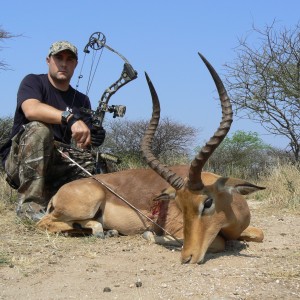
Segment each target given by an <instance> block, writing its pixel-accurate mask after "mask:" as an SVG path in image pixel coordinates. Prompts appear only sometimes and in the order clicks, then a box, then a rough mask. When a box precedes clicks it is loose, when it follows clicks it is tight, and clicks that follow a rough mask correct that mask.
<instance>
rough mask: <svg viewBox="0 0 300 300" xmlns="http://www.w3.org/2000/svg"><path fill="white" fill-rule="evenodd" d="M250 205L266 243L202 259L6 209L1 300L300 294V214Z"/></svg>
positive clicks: (1, 223) (237, 245)
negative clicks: (71, 231) (36, 221)
mask: <svg viewBox="0 0 300 300" xmlns="http://www.w3.org/2000/svg"><path fill="white" fill-rule="evenodd" d="M250 207H251V210H252V224H253V225H255V226H258V227H260V228H262V229H263V230H264V233H265V240H264V242H263V243H259V244H257V243H249V244H245V243H242V242H228V244H227V249H226V251H225V252H222V253H220V254H208V255H207V256H206V261H205V263H204V264H201V265H182V264H181V263H180V249H170V248H165V247H163V246H159V245H153V244H149V243H148V242H146V241H145V240H144V239H143V238H142V237H141V236H131V237H124V236H123V237H114V238H109V239H105V240H100V239H96V238H94V237H66V236H62V235H47V234H46V233H44V232H39V231H37V230H35V229H34V228H33V227H32V226H28V225H26V226H25V225H24V224H20V223H19V222H17V220H16V218H15V214H14V212H13V211H5V213H4V214H2V216H1V219H0V228H1V229H0V299H46V300H48V299H49V300H50V299H122V300H126V299H128V300H129V299H130V300H132V299H211V300H212V299H300V239H299V233H300V216H299V215H295V214H292V213H288V212H280V211H277V212H273V211H270V210H269V209H264V208H262V207H261V204H260V203H259V202H254V201H251V202H250Z"/></svg>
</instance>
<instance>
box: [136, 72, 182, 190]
mask: <svg viewBox="0 0 300 300" xmlns="http://www.w3.org/2000/svg"><path fill="white" fill-rule="evenodd" d="M145 76H146V80H147V83H148V87H149V90H150V93H151V97H152V105H153V106H152V117H151V120H150V122H149V125H148V128H147V130H146V132H145V135H144V137H143V140H142V143H141V150H142V153H143V156H144V158H145V160H146V161H147V164H148V165H149V166H150V167H151V169H153V170H154V171H155V172H156V173H157V174H159V175H160V176H161V177H162V178H163V179H165V180H166V181H167V182H168V183H169V184H170V185H171V186H172V187H173V188H174V189H176V190H178V189H180V188H181V187H182V186H183V184H184V180H183V178H181V177H180V176H178V175H177V174H176V173H174V172H172V171H171V170H170V169H168V168H167V167H166V166H164V165H163V164H162V163H161V162H160V161H159V160H158V159H157V158H156V157H155V156H154V155H153V153H152V150H151V148H152V147H151V146H152V141H153V138H154V134H155V131H156V128H157V126H158V123H159V118H160V104H159V99H158V96H157V93H156V91H155V88H154V86H153V84H152V82H151V79H150V78H149V76H148V74H147V73H146V72H145Z"/></svg>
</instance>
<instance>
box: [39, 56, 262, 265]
mask: <svg viewBox="0 0 300 300" xmlns="http://www.w3.org/2000/svg"><path fill="white" fill-rule="evenodd" d="M199 56H200V57H201V59H202V60H203V61H204V63H205V65H206V67H207V68H208V70H209V72H210V73H211V76H212V78H213V80H214V82H215V84H216V87H217V90H218V93H219V97H220V101H221V107H222V120H221V123H220V126H219V127H218V129H217V131H216V132H215V134H214V135H213V136H212V137H211V138H210V140H209V141H208V142H207V143H206V145H205V146H204V147H203V148H202V149H201V150H200V151H199V153H198V155H197V156H196V157H195V158H194V160H193V161H192V163H191V165H190V166H187V165H185V166H174V167H170V168H168V167H166V166H164V165H162V164H161V163H160V162H159V160H158V159H157V158H156V157H155V156H154V155H153V154H152V153H151V143H152V140H153V136H154V134H155V130H156V128H157V126H158V122H159V116H160V105H159V100H158V96H157V94H156V91H155V89H154V86H153V84H152V82H151V80H150V79H149V77H148V75H147V74H146V80H147V83H148V86H149V89H150V92H151V97H152V103H153V113H152V118H151V120H150V123H149V126H148V129H147V130H146V133H145V135H144V138H143V141H142V145H141V148H142V151H143V154H144V157H145V159H146V161H147V163H148V165H149V166H150V168H151V169H131V170H125V171H120V172H116V173H109V174H99V175H95V176H93V177H89V178H85V179H80V180H76V181H73V182H70V183H68V184H65V185H64V186H62V187H61V188H60V189H59V190H58V192H57V193H56V194H55V195H54V196H53V198H52V199H51V201H50V203H49V205H48V209H47V214H46V215H45V216H44V217H43V218H42V219H41V220H40V221H39V222H38V224H37V226H38V227H39V228H42V229H44V230H48V231H50V232H65V231H73V230H74V229H76V230H78V229H80V230H81V229H82V230H83V229H86V228H89V229H90V230H91V231H92V233H93V234H94V235H97V236H100V237H104V231H106V230H115V231H118V232H119V233H120V234H123V235H133V234H139V233H146V234H145V237H146V238H147V239H150V240H152V239H153V240H154V241H155V242H157V243H161V244H164V243H169V242H170V241H171V242H175V243H178V242H180V241H183V247H182V251H181V261H182V263H201V262H203V259H204V256H205V253H206V252H207V251H208V249H209V250H211V251H213V252H219V251H223V250H224V248H225V241H226V240H236V239H240V240H246V241H255V242H261V241H262V240H263V232H262V230H261V229H259V228H255V227H252V226H249V224H250V211H249V207H248V204H247V201H246V200H245V198H244V195H247V194H250V193H252V192H255V191H258V190H261V189H264V188H263V187H259V186H256V185H254V184H251V183H249V182H247V181H244V180H242V179H237V178H230V177H229V178H227V177H222V176H219V175H216V174H213V173H209V172H203V171H202V170H203V167H204V165H205V163H206V162H207V160H208V158H209V157H210V156H211V155H212V153H213V152H214V150H215V149H216V148H217V147H218V146H219V145H220V143H221V142H222V140H223V139H224V138H225V136H226V135H227V133H228V131H229V129H230V125H231V123H232V108H231V104H230V100H229V98H228V96H227V92H226V90H225V88H224V85H223V83H222V81H221V79H220V78H219V76H218V74H217V73H216V71H215V70H214V69H213V67H212V66H211V65H210V64H209V62H208V61H207V60H206V59H205V58H204V57H203V56H202V55H201V54H200V53H199ZM157 174H158V175H159V176H158V175H157ZM124 199H126V200H124ZM127 202H128V203H127ZM128 204H129V205H128ZM149 232H151V233H149ZM166 233H167V234H166ZM169 234H170V235H171V236H168V235H169Z"/></svg>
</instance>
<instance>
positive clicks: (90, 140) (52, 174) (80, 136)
mask: <svg viewBox="0 0 300 300" xmlns="http://www.w3.org/2000/svg"><path fill="white" fill-rule="evenodd" d="M46 62H47V64H48V67H49V68H48V74H39V75H37V74H29V75H27V76H26V77H25V78H24V79H23V80H22V82H21V84H20V87H19V90H18V95H17V107H16V111H15V116H14V124H13V128H12V133H11V139H10V140H9V141H8V142H7V143H6V144H5V145H4V146H3V147H2V148H1V149H0V154H1V157H2V162H3V166H4V169H5V172H6V175H7V181H8V183H9V184H10V185H11V186H12V187H14V188H16V189H17V190H18V198H19V199H18V207H17V215H18V216H19V217H21V218H24V217H25V218H26V217H27V218H30V219H32V220H35V221H36V220H38V219H39V218H40V217H41V216H42V215H41V212H43V211H44V210H45V208H46V206H47V204H48V202H49V200H50V198H51V197H52V196H53V194H54V193H55V192H56V191H57V190H58V188H59V187H60V186H62V185H63V184H64V183H66V182H69V181H72V180H74V179H78V178H81V177H85V176H86V175H85V174H84V173H83V172H82V170H81V169H80V168H78V167H77V166H76V165H74V164H73V163H71V162H70V160H68V159H67V158H66V157H65V156H64V155H61V154H60V152H58V151H57V149H56V144H55V142H54V141H57V142H60V143H61V144H68V145H70V144H71V143H73V144H75V145H77V147H78V148H80V149H86V148H89V147H90V145H92V146H96V147H98V146H100V145H101V144H102V143H103V141H104V138H105V130H104V129H103V128H100V129H97V130H96V129H93V128H92V124H91V118H90V116H88V115H85V116H81V114H80V108H81V107H84V108H89V109H90V108H91V104H90V101H89V98H88V97H87V96H86V95H84V94H82V93H80V92H79V91H77V90H75V89H74V88H72V87H71V85H70V81H71V78H72V76H73V73H74V70H75V68H76V66H77V63H78V54H77V49H76V47H75V46H74V45H72V44H71V43H69V42H67V41H59V42H55V43H53V44H52V45H51V47H50V50H49V53H48V56H47V58H46ZM65 152H67V153H66V154H67V155H69V156H70V157H72V158H73V159H74V155H76V154H77V156H78V153H79V156H81V160H82V161H83V162H84V165H83V166H84V167H85V168H87V169H88V170H89V171H90V172H91V173H92V172H93V166H94V164H93V158H92V157H91V155H90V152H88V151H83V150H82V152H80V151H74V150H73V151H72V148H71V147H70V148H69V149H68V150H67V151H66V150H65ZM82 156H85V157H84V158H83V159H82ZM75 161H76V159H75ZM82 161H81V162H82Z"/></svg>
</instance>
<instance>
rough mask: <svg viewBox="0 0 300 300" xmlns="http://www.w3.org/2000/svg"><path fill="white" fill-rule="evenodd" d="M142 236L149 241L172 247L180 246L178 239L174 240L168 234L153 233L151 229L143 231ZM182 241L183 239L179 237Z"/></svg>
mask: <svg viewBox="0 0 300 300" xmlns="http://www.w3.org/2000/svg"><path fill="white" fill-rule="evenodd" d="M143 238H144V239H145V240H147V241H149V242H151V243H155V244H159V245H163V246H173V247H181V246H182V244H180V243H179V242H178V241H176V240H175V239H174V238H173V237H171V236H170V235H155V234H153V232H151V231H145V232H144V233H143ZM179 240H180V241H182V243H183V239H179Z"/></svg>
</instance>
